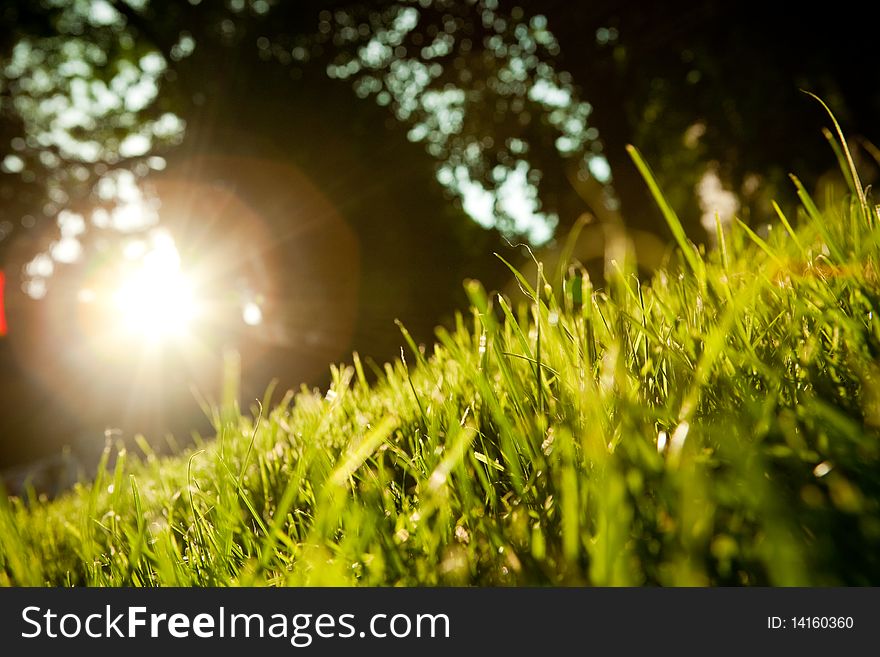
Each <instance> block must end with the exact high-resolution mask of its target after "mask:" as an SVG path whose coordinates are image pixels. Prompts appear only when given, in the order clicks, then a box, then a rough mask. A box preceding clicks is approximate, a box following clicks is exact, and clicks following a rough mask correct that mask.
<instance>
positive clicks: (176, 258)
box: [113, 232, 197, 343]
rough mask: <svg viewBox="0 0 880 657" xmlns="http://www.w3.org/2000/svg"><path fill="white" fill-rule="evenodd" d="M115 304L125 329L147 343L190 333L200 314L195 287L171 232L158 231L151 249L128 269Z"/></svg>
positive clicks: (119, 287) (120, 284)
mask: <svg viewBox="0 0 880 657" xmlns="http://www.w3.org/2000/svg"><path fill="white" fill-rule="evenodd" d="M113 305H114V309H115V310H116V312H117V313H118V316H119V318H120V320H121V323H122V326H123V327H124V328H125V330H126V331H127V332H128V333H129V334H133V335H136V336H138V337H139V338H141V339H144V340H146V341H147V342H150V343H157V342H163V341H166V340H168V339H174V338H180V337H183V336H185V335H187V334H188V332H189V327H190V323H191V322H192V320H193V318H194V317H195V316H196V305H197V304H196V299H195V294H194V288H193V284H192V281H191V280H190V279H189V278H188V277H187V276H186V275H185V274H184V273H183V272H182V271H181V269H180V255H179V253H178V252H177V247H176V246H175V244H174V240H173V239H172V238H171V236H170V235H168V233H164V232H158V233H156V234H155V235H154V236H153V240H152V245H151V247H150V250H149V251H147V252H146V253H145V254H144V256H143V258H142V259H140V260H139V261H138V262H137V263H136V264H135V266H134V267H132V268H130V269H128V270H126V271H125V272H124V274H123V276H122V280H121V281H120V283H119V286H118V287H117V288H116V291H115V293H114V294H113Z"/></svg>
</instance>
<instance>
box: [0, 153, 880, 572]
mask: <svg viewBox="0 0 880 657" xmlns="http://www.w3.org/2000/svg"><path fill="white" fill-rule="evenodd" d="M836 149H837V152H838V155H839V156H840V157H841V161H842V162H844V165H845V166H844V174H845V177H846V179H847V180H848V181H849V184H850V188H851V194H850V196H849V197H848V198H847V199H842V200H841V202H840V203H838V204H832V205H829V207H828V208H827V209H824V210H821V211H820V210H819V209H818V208H817V205H816V204H815V203H814V202H813V201H812V200H811V199H810V198H809V196H808V195H807V193H806V191H805V190H804V189H803V186H801V185H800V183H799V182H798V181H796V180H795V183H796V184H797V185H798V189H799V191H800V193H801V199H802V202H803V209H802V211H800V212H799V213H798V217H791V218H789V217H786V216H785V215H784V214H783V213H782V212H781V211H780V212H779V216H778V222H776V223H775V224H774V225H773V226H772V229H771V230H770V232H769V234H768V237H767V238H766V239H762V238H761V237H758V235H757V234H756V233H755V232H754V231H753V230H752V229H751V228H749V227H748V226H745V225H739V224H738V225H735V226H733V227H732V228H731V229H730V230H728V231H722V230H720V227H719V233H718V240H719V248H717V249H715V250H713V251H711V252H710V253H708V254H706V253H705V252H704V251H703V250H702V249H698V248H696V247H694V246H693V245H692V244H691V243H690V242H689V241H688V240H687V238H686V236H685V234H684V231H683V230H682V229H681V225H680V223H679V221H678V219H677V217H676V216H675V213H674V211H673V210H672V209H671V208H670V207H668V205H666V203H665V202H663V201H662V196H661V194H660V190H659V188H658V187H657V185H656V183H655V182H654V180H653V177H652V175H651V173H650V170H649V169H648V167H647V165H646V164H645V163H644V162H643V161H642V159H641V157H640V156H639V155H638V153H637V152H636V151H635V150H632V151H631V153H632V155H633V157H634V160H635V162H636V164H637V166H638V167H639V168H640V170H641V171H642V173H643V175H644V176H645V178H646V180H647V181H648V184H649V187H650V188H651V191H652V192H653V193H654V194H655V196H656V197H657V199H658V201H659V202H660V206H661V209H662V211H663V214H664V216H665V218H666V220H667V222H668V223H669V225H670V227H671V229H672V233H673V235H674V236H675V238H676V241H677V244H678V247H677V250H676V251H675V253H674V255H673V256H672V258H671V259H670V262H669V264H668V266H667V267H666V268H664V269H663V270H661V271H658V272H657V273H656V274H655V275H654V276H653V278H652V279H651V280H650V281H649V282H644V283H643V282H641V281H640V280H639V279H638V278H637V277H636V276H635V274H634V263H632V262H627V261H622V262H619V263H616V265H612V266H611V267H610V268H609V274H608V276H607V280H606V283H605V286H604V287H603V288H602V289H598V288H594V287H593V285H592V283H591V281H590V278H589V276H588V275H587V274H586V272H585V271H584V270H583V269H582V268H581V267H580V266H578V265H577V264H576V263H572V264H570V266H568V267H567V268H566V269H565V270H564V271H559V272H553V273H552V274H551V273H548V274H546V275H545V274H544V273H543V272H542V273H540V274H539V277H538V279H536V280H534V281H527V280H525V279H524V278H522V277H521V276H519V275H518V274H517V276H519V282H520V285H521V287H522V289H523V291H524V292H525V294H526V297H527V298H528V302H526V303H524V304H519V307H516V305H515V304H514V303H513V302H512V301H510V300H508V299H506V298H504V297H503V296H499V295H494V294H489V293H487V292H486V291H485V290H484V289H483V288H482V287H481V286H480V285H479V284H478V283H476V282H468V283H467V285H466V287H467V292H468V294H469V296H470V299H471V303H472V309H471V312H470V313H468V314H466V315H462V316H459V317H458V318H457V321H456V322H455V325H454V327H452V328H450V329H448V330H447V329H442V328H441V329H438V332H437V343H436V345H434V346H433V348H432V349H431V350H430V351H429V352H428V351H425V350H424V349H422V348H420V347H418V346H417V345H415V344H414V343H413V341H412V340H411V339H410V337H409V335H408V333H407V332H406V331H405V329H403V331H402V335H403V341H404V342H405V343H406V345H407V351H405V352H402V353H401V359H400V360H399V361H397V362H395V363H391V364H387V365H386V366H385V368H384V371H383V372H381V373H380V376H379V380H378V381H377V382H374V383H372V384H371V383H369V382H368V379H367V377H366V376H365V374H364V369H363V365H362V363H361V361H360V360H359V359H358V358H357V356H355V357H354V360H353V363H352V365H350V366H344V367H335V368H333V369H332V375H333V376H332V379H333V383H332V385H331V386H330V388H329V390H328V391H327V392H326V393H325V394H321V393H319V392H317V391H309V390H305V389H303V390H302V391H300V392H299V393H298V394H295V395H294V394H292V393H289V394H288V395H287V396H285V397H284V398H283V399H282V400H281V401H280V402H277V403H273V402H272V401H271V399H270V395H269V394H267V396H266V399H264V400H263V401H262V404H261V405H255V407H254V408H252V409H250V412H249V413H246V412H241V411H240V409H239V408H238V407H237V406H236V405H235V404H234V403H227V404H225V405H223V406H222V407H221V408H218V409H215V410H212V411H211V413H212V415H213V419H214V423H215V426H216V430H217V436H216V439H214V440H211V441H206V442H205V443H204V444H201V445H199V446H198V447H197V448H194V449H193V450H192V451H190V452H188V453H184V454H181V455H178V456H174V457H170V458H160V457H158V456H156V455H155V454H153V453H152V452H151V451H150V449H149V447H148V446H147V444H146V443H144V444H143V446H142V448H141V449H142V451H143V453H142V454H140V455H138V456H137V457H135V456H132V455H131V454H125V453H124V452H123V453H120V454H119V455H118V458H117V459H116V461H115V465H114V466H113V467H112V468H109V467H107V466H106V463H107V462H109V461H105V464H104V465H102V467H101V468H100V469H99V471H98V474H97V477H96V479H95V480H94V482H91V483H83V484H80V485H78V486H77V487H76V488H75V489H74V490H72V491H71V492H70V493H68V494H66V495H64V496H63V497H61V498H59V499H57V500H54V501H51V502H44V501H43V502H41V501H39V500H30V501H29V502H27V503H26V502H24V501H22V500H18V499H9V500H8V501H4V502H0V584H12V585H111V586H118V585H135V586H154V585H184V586H189V585H199V586H207V585H221V586H225V585H264V584H266V585H419V586H422V585H428V586H431V585H445V584H453V585H460V584H466V585H560V584H563V585H653V584H660V585H728V584H731V585H820V586H824V585H863V584H874V585H877V584H880V468H878V466H880V443H878V438H880V360H878V355H880V314H878V311H880V307H878V304H880V280H878V272H880V269H878V256H880V232H878V229H877V226H878V222H880V209H878V208H875V207H873V206H872V205H871V203H870V201H869V197H868V196H867V195H866V193H865V190H863V188H862V187H861V183H860V182H859V179H858V175H857V173H856V172H855V170H854V169H852V168H850V167H848V166H846V161H847V157H848V154H847V153H846V147H845V144H844V143H843V142H842V141H841V142H839V143H838V144H837V145H836ZM794 226H797V228H795V227H794ZM540 271H541V270H540V268H539V272H540ZM109 456H110V447H108V449H107V451H106V453H105V457H106V458H108V459H109Z"/></svg>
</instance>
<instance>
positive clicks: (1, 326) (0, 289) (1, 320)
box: [0, 271, 6, 338]
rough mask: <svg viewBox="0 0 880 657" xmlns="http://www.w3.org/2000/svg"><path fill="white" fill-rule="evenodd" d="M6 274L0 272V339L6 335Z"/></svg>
mask: <svg viewBox="0 0 880 657" xmlns="http://www.w3.org/2000/svg"><path fill="white" fill-rule="evenodd" d="M5 284H6V274H4V273H3V272H2V271H0V338H2V337H3V336H4V335H6V309H5V308H4V307H3V296H4V286H5Z"/></svg>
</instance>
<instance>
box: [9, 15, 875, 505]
mask: <svg viewBox="0 0 880 657" xmlns="http://www.w3.org/2000/svg"><path fill="white" fill-rule="evenodd" d="M790 7H791V5H790V4H789V3H778V5H774V3H766V2H765V3H750V2H738V3H728V2H720V1H719V2H713V1H703V2H699V1H697V2H651V3H647V2H626V1H623V0H617V1H613V0H591V1H585V2H566V1H563V0H546V1H544V2H519V3H514V2H504V1H502V0H397V1H395V2H386V1H384V0H381V1H373V2H365V3H351V2H317V1H310V0H303V1H297V2H282V1H281V0H222V1H221V0H214V1H212V0H201V1H199V0H20V1H17V0H5V1H4V2H3V3H2V7H0V471H2V473H3V474H2V478H3V480H4V483H5V485H6V487H7V488H8V489H10V490H21V489H22V488H23V487H24V486H25V485H26V484H27V483H28V482H30V483H31V484H33V485H34V487H35V488H36V489H37V490H40V491H43V492H47V493H50V494H51V493H55V492H58V491H59V490H61V489H63V488H64V487H65V486H67V485H69V484H70V483H71V482H72V481H75V480H76V478H78V477H80V476H88V471H89V469H90V468H91V467H92V466H93V464H94V463H95V461H96V459H97V456H98V455H99V454H100V451H101V450H102V448H103V447H104V444H105V441H106V440H107V439H108V438H109V439H113V440H118V441H122V442H124V443H131V442H132V440H133V438H134V437H135V436H136V435H138V434H143V435H144V436H145V437H146V439H147V440H148V441H149V442H150V443H151V444H152V445H154V446H155V447H157V448H159V449H160V450H161V449H164V450H166V451H167V450H173V449H174V448H175V445H182V444H186V443H187V442H188V441H189V440H190V439H191V435H192V433H193V432H196V433H199V434H201V435H210V433H211V429H210V424H209V422H208V420H207V418H206V416H205V414H204V412H203V410H202V408H201V407H200V402H199V400H200V399H204V400H207V401H209V402H211V401H217V400H219V399H220V398H221V397H222V395H223V394H224V393H223V389H222V387H223V372H224V371H227V372H229V371H232V372H235V371H239V372H241V387H240V389H239V390H237V391H235V393H234V394H235V395H236V396H237V397H238V399H239V401H240V402H241V403H242V404H244V405H248V404H250V403H251V402H252V401H253V400H255V399H257V398H262V397H263V394H264V391H265V389H266V386H267V385H268V383H269V381H270V380H272V379H277V380H278V382H279V387H280V388H281V390H285V389H288V388H294V389H296V388H298V387H299V386H300V385H306V386H309V387H313V386H324V385H326V383H327V381H328V379H329V365H330V364H331V363H334V362H347V361H350V359H351V353H352V352H353V351H357V352H358V353H359V354H360V355H361V357H362V358H364V359H365V361H366V362H367V363H376V364H378V365H381V363H383V362H385V361H387V360H389V359H393V358H396V357H399V348H400V345H401V343H402V338H401V335H400V332H399V331H398V329H397V327H396V326H395V324H394V320H395V319H399V320H400V321H402V322H403V324H404V325H405V326H406V327H407V329H408V330H409V331H410V333H411V334H412V335H413V336H414V338H415V339H416V340H417V341H418V342H420V343H426V344H429V343H430V342H431V341H432V336H433V329H434V327H435V326H437V325H438V324H442V323H447V322H449V321H450V319H451V317H452V316H453V313H454V312H455V311H457V310H463V309H465V308H466V301H465V298H464V294H463V292H462V281H463V280H464V279H466V278H478V279H480V280H482V281H483V282H484V284H486V286H487V287H489V288H491V289H510V288H511V285H510V281H509V272H508V270H507V269H506V267H504V265H503V264H502V263H501V262H500V261H499V260H498V259H497V258H496V257H495V256H494V255H493V254H494V253H500V254H502V255H503V256H504V257H505V258H506V259H508V260H511V261H513V262H514V263H515V264H522V265H523V266H527V264H528V253H527V251H526V247H529V248H531V249H533V250H534V251H535V252H536V254H537V256H538V257H539V258H541V259H544V260H546V261H548V262H553V261H554V258H555V257H558V254H559V251H560V247H561V244H562V243H563V242H564V240H565V237H566V236H567V235H568V234H569V231H570V230H571V228H572V227H573V226H574V225H575V224H576V223H577V222H579V221H580V222H588V223H587V224H586V228H585V229H584V230H583V231H582V232H581V234H580V238H579V240H578V242H577V245H576V247H575V252H574V255H575V257H576V258H578V259H579V260H580V261H582V262H583V263H585V264H586V265H587V266H588V267H589V268H590V271H591V273H592V274H594V275H595V276H596V278H597V279H598V280H601V276H602V271H603V266H604V258H605V257H606V254H607V253H608V251H609V249H610V248H611V247H612V246H613V242H614V241H615V240H616V239H618V238H619V237H620V236H626V238H627V240H628V243H629V244H631V245H632V247H633V248H634V250H635V252H636V255H637V257H638V260H639V263H640V267H641V268H642V269H643V270H644V271H645V272H646V273H648V272H650V271H651V269H653V268H654V267H656V266H658V265H659V264H661V263H662V262H663V259H664V257H665V256H666V254H667V253H668V251H667V247H668V242H669V235H668V234H667V232H666V228H665V225H664V224H663V223H662V219H661V217H660V215H659V213H658V212H657V211H656V209H655V208H654V206H653V204H652V202H651V200H650V198H649V197H648V194H647V190H646V189H645V186H644V184H643V182H642V180H641V179H640V178H639V176H638V173H637V171H636V170H635V168H634V166H632V164H631V162H630V161H629V159H628V156H627V154H626V152H625V150H624V147H625V145H626V144H630V143H632V144H635V145H636V146H638V147H639V148H640V149H641V150H642V151H643V153H644V155H645V156H646V158H647V160H648V161H649V162H650V163H651V165H652V167H653V168H654V170H655V173H656V174H657V177H658V179H659V180H660V182H661V185H662V187H663V189H664V192H665V193H666V195H667V198H668V199H669V201H670V203H671V204H672V205H673V206H674V207H675V208H676V209H677V211H678V212H679V214H680V216H681V217H682V219H683V220H684V222H685V223H686V226H687V229H688V233H689V236H690V237H691V239H693V240H694V241H697V242H702V243H704V244H706V247H707V248H711V247H712V236H713V235H714V231H715V223H714V222H715V214H716V212H717V213H718V217H719V219H720V220H721V222H722V224H725V225H726V224H729V223H730V222H731V221H732V220H733V218H734V217H739V218H741V219H743V220H744V221H746V222H747V223H750V224H752V225H753V226H755V227H756V229H757V230H759V231H760V230H763V229H765V227H766V225H767V224H768V222H770V221H772V217H773V211H772V206H771V205H770V201H771V200H776V201H778V202H779V203H780V205H782V206H783V208H785V209H788V210H793V209H794V207H795V196H794V194H793V193H792V189H791V186H790V184H789V182H788V179H787V174H788V173H789V172H796V173H797V174H798V176H799V177H800V178H801V179H802V180H804V182H805V183H806V184H807V186H808V187H809V188H812V189H815V190H818V191H819V198H820V199H821V198H824V196H823V194H824V193H832V192H833V191H834V190H835V189H836V188H837V187H838V186H839V185H840V184H841V181H839V180H838V178H837V177H836V174H834V173H831V172H833V171H834V170H835V169H836V163H835V161H834V155H833V153H832V152H831V150H830V149H829V147H828V145H827V142H826V140H825V138H824V137H823V135H822V131H821V128H822V126H824V125H826V124H827V123H828V120H827V117H826V116H825V115H823V111H822V110H821V108H820V107H819V106H818V104H817V103H815V102H814V101H813V100H811V99H809V98H808V97H807V96H805V95H804V94H803V93H801V91H800V90H801V89H804V90H809V91H812V92H814V93H816V94H818V95H819V96H821V97H822V98H823V99H824V100H825V101H826V102H827V103H828V104H829V105H830V106H831V107H832V108H833V110H834V111H835V113H836V115H837V118H838V119H839V120H840V122H841V124H842V126H843V128H844V130H845V131H846V133H847V136H848V138H849V139H850V140H851V147H852V149H853V151H854V153H855V156H856V158H857V159H858V164H859V166H860V167H861V169H862V171H863V180H865V181H866V182H868V183H870V182H871V181H873V180H876V178H877V172H878V162H880V151H878V145H880V134H878V133H880V127H878V124H877V117H878V116H880V68H878V67H877V66H876V35H877V33H878V28H880V24H878V22H877V14H878V13H880V12H877V10H866V9H859V16H858V17H853V16H850V15H843V14H842V13H838V14H833V13H828V12H827V11H826V10H821V9H818V8H816V9H813V8H810V7H808V6H806V5H804V6H799V7H798V8H797V9H796V10H793V9H791V8H790ZM707 228H708V231H707ZM378 365H377V366H378ZM227 394H229V391H228V390H227Z"/></svg>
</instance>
